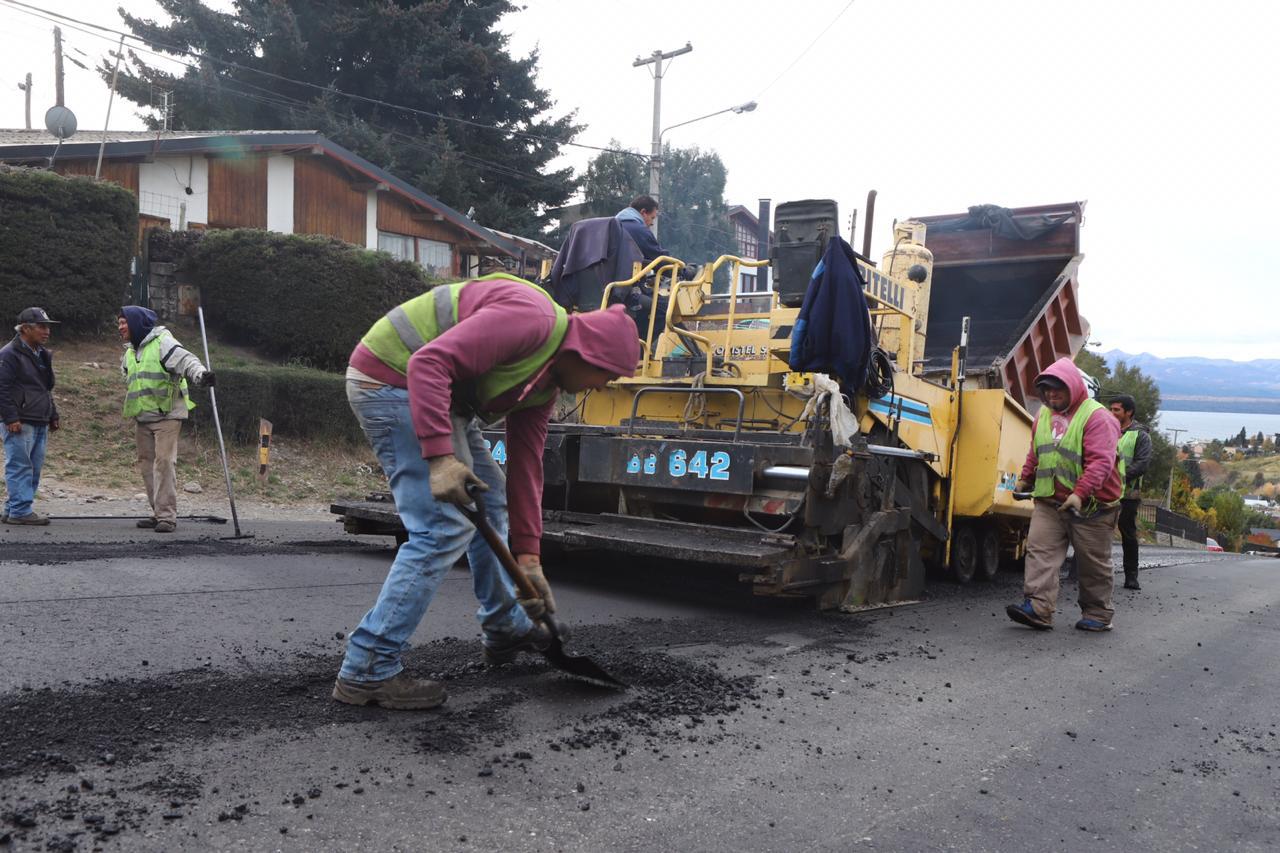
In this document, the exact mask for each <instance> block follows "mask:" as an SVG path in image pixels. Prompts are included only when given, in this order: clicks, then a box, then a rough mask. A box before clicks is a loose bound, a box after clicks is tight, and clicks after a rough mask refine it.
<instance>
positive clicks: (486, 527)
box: [458, 487, 542, 598]
mask: <svg viewBox="0 0 1280 853" xmlns="http://www.w3.org/2000/svg"><path fill="white" fill-rule="evenodd" d="M467 494H469V495H471V499H472V500H473V501H475V504H476V505H475V507H474V508H472V507H467V506H462V505H459V506H458V508H459V509H461V510H462V514H463V515H465V516H466V517H467V519H468V520H469V521H470V522H471V523H472V524H474V525H475V526H476V530H479V531H480V535H481V536H483V537H484V541H485V542H488V543H489V547H490V548H492V549H493V553H494V554H496V555H497V556H498V562H500V563H502V567H503V568H504V569H506V570H507V574H509V575H511V580H512V581H514V582H515V585H516V586H517V587H518V588H519V589H520V595H521V597H523V598H541V597H542V595H541V594H540V593H539V592H538V590H537V588H536V587H535V586H534V585H533V583H532V582H531V581H530V580H529V576H528V575H526V574H525V573H524V569H522V568H520V564H519V563H517V562H516V558H515V556H514V555H513V554H512V553H511V549H510V548H508V547H507V543H506V542H504V541H502V537H501V536H499V535H498V531H496V530H494V529H493V525H492V524H490V523H489V517H488V516H487V515H485V510H484V499H483V498H482V497H480V490H479V489H474V488H470V487H469V488H468V489H467Z"/></svg>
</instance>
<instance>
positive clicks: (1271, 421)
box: [1160, 412, 1280, 444]
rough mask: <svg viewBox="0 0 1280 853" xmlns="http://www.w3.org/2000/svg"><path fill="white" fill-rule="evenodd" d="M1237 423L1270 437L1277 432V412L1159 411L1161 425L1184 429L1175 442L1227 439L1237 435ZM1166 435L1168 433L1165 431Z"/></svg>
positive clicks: (1279, 417) (1250, 432) (1279, 422)
mask: <svg viewBox="0 0 1280 853" xmlns="http://www.w3.org/2000/svg"><path fill="white" fill-rule="evenodd" d="M1240 427H1244V430H1245V433H1246V434H1248V435H1249V436H1251V437H1252V436H1255V435H1257V434H1258V433H1259V432H1261V433H1262V434H1263V435H1264V436H1266V437H1268V438H1271V437H1274V436H1275V434H1276V433H1278V432H1280V415H1260V414H1257V413H1256V412H1161V413H1160V429H1162V430H1170V429H1185V430H1187V432H1184V433H1180V434H1179V435H1178V443H1179V444H1183V443H1185V442H1187V441H1193V440H1195V439H1203V440H1206V441H1207V440H1209V439H1214V438H1220V439H1226V438H1229V437H1230V436H1233V435H1237V434H1239V432H1240ZM1165 437H1166V438H1168V437H1169V434H1168V433H1167V432H1166V433H1165Z"/></svg>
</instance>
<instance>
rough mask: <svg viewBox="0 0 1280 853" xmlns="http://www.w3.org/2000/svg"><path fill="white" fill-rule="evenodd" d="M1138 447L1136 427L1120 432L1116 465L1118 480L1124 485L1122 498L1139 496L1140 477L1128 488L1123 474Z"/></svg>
mask: <svg viewBox="0 0 1280 853" xmlns="http://www.w3.org/2000/svg"><path fill="white" fill-rule="evenodd" d="M1137 449H1138V431H1137V430H1136V429H1130V430H1125V431H1124V432H1123V433H1121V434H1120V442H1119V443H1118V444H1117V445H1116V467H1117V468H1119V469H1120V482H1121V483H1122V484H1123V485H1124V495H1123V497H1124V498H1126V499H1127V498H1136V497H1139V492H1140V491H1141V490H1142V478H1141V477H1139V478H1138V482H1136V483H1134V484H1133V487H1132V488H1130V486H1129V480H1128V478H1127V477H1126V476H1125V472H1127V471H1128V470H1129V466H1130V465H1132V464H1133V454H1134V452H1135V451H1136V450H1137Z"/></svg>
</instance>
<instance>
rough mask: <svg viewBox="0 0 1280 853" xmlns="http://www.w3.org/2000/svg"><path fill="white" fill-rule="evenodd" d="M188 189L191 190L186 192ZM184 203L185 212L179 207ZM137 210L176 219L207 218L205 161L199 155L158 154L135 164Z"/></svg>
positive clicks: (196, 220) (176, 221)
mask: <svg viewBox="0 0 1280 853" xmlns="http://www.w3.org/2000/svg"><path fill="white" fill-rule="evenodd" d="M188 189H190V190H191V192H189V193H188V192H187V190H188ZM184 205H185V213H184V212H183V207H184ZM138 210H139V212H141V213H146V214H150V215H151V216H162V217H165V218H166V219H168V220H169V221H170V222H172V223H173V225H174V227H175V228H176V227H177V226H178V224H179V222H180V221H183V220H185V221H186V222H189V223H191V222H194V223H197V224H202V225H203V224H205V223H207V222H208V221H209V161H208V160H206V159H205V158H204V157H203V156H193V157H161V158H158V159H157V160H155V162H152V163H139V164H138Z"/></svg>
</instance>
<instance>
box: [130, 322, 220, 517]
mask: <svg viewBox="0 0 1280 853" xmlns="http://www.w3.org/2000/svg"><path fill="white" fill-rule="evenodd" d="M157 320H158V318H157V317H156V312H154V311H152V310H151V309H150V308H141V307H139V306H137V305H126V306H124V307H123V308H121V309H120V314H119V316H118V317H117V318H116V328H117V329H118V330H119V332H120V337H121V338H122V339H123V340H124V341H126V347H125V351H124V357H123V358H122V359H121V360H120V371H121V372H122V373H123V374H124V377H125V385H126V386H127V390H126V391H125V398H124V416H125V417H126V418H133V419H134V421H135V422H136V427H135V429H134V438H135V440H136V443H137V446H138V470H139V471H141V472H142V482H143V483H145V484H146V487H147V501H148V502H149V503H150V504H151V517H150V518H144V519H142V520H141V521H139V522H138V526H139V527H142V528H148V527H149V528H151V529H153V530H155V532H156V533H172V532H173V531H174V530H176V529H177V527H178V482H177V481H178V471H177V467H178V435H179V434H180V433H181V432H182V422H183V421H185V420H186V419H187V412H189V411H191V410H192V409H194V408H195V407H196V404H195V403H193V402H192V401H191V395H190V392H189V387H190V385H196V386H198V387H201V388H209V387H211V386H212V385H213V382H214V377H213V371H212V370H209V369H208V368H206V367H205V366H204V365H203V364H201V363H200V359H198V358H196V357H195V356H194V355H192V354H191V353H190V352H188V351H187V350H186V349H184V348H183V346H182V344H180V343H178V342H177V341H176V340H175V339H174V337H173V335H171V334H170V333H169V330H168V329H166V328H165V327H164V326H160V325H157V324H156V323H157ZM188 383H190V385H189V384H188Z"/></svg>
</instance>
